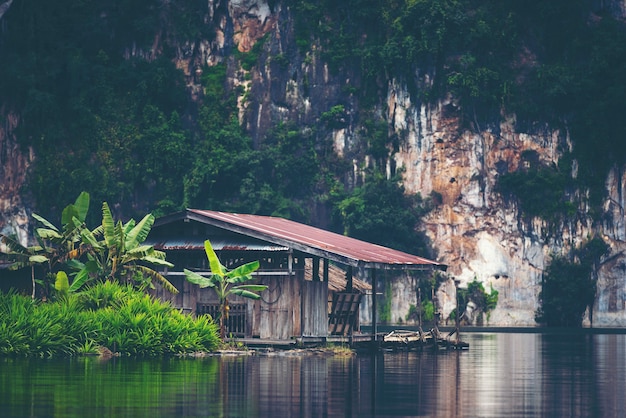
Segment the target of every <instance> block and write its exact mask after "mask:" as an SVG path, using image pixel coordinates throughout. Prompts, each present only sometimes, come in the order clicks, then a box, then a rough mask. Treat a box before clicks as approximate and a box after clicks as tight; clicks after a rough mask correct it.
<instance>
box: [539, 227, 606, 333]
mask: <svg viewBox="0 0 626 418" xmlns="http://www.w3.org/2000/svg"><path fill="white" fill-rule="evenodd" d="M608 252H609V246H608V245H607V244H606V243H605V242H604V241H603V240H602V239H601V238H598V237H594V238H593V239H591V240H589V241H588V242H586V243H585V245H583V246H582V247H581V248H579V249H578V250H576V251H575V252H574V258H575V259H577V260H578V261H577V262H576V261H570V260H568V259H567V258H565V257H553V258H552V261H551V262H550V264H549V265H548V267H547V268H546V269H545V271H544V274H543V281H542V286H541V292H540V293H539V302H540V306H539V308H538V309H537V312H536V314H535V319H536V321H537V322H539V323H543V324H545V325H547V326H561V327H580V326H581V325H582V318H583V315H584V313H585V310H586V309H587V308H589V310H590V311H592V310H593V305H594V300H595V297H596V284H597V269H598V266H599V263H600V260H601V259H602V258H603V257H604V256H606V255H607V254H608Z"/></svg>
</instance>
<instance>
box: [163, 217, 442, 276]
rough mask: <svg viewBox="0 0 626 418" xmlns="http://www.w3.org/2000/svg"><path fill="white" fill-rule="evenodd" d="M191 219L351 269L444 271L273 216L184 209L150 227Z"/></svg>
mask: <svg viewBox="0 0 626 418" xmlns="http://www.w3.org/2000/svg"><path fill="white" fill-rule="evenodd" d="M180 219H191V220H195V221H198V222H202V223H205V224H209V225H213V226H216V227H218V228H222V229H225V230H229V231H233V232H236V233H240V234H243V235H246V236H249V237H253V238H256V239H260V240H263V241H267V242H270V243H273V244H276V245H278V246H281V247H286V248H289V249H294V250H297V251H301V252H304V253H307V254H311V255H314V256H318V257H322V258H327V259H329V260H332V261H336V262H339V263H343V264H346V265H350V266H353V267H364V268H376V269H396V268H398V269H410V270H422V269H433V268H434V269H445V268H446V266H445V265H444V264H441V263H438V262H436V261H433V260H429V259H426V258H423V257H419V256H417V255H413V254H408V253H405V252H402V251H398V250H394V249H391V248H387V247H383V246H381V245H377V244H372V243H369V242H365V241H360V240H358V239H355V238H350V237H347V236H344V235H340V234H336V233H334V232H330V231H325V230H323V229H320V228H315V227H313V226H309V225H305V224H302V223H298V222H294V221H291V220H289V219H284V218H278V217H273V216H260V215H248V214H238V213H228V212H216V211H210V210H200V209H187V210H186V211H183V212H179V213H177V214H172V215H168V216H165V217H163V218H160V219H158V220H157V221H156V222H155V224H154V226H155V227H156V226H159V225H162V224H165V223H169V222H172V221H174V220H180Z"/></svg>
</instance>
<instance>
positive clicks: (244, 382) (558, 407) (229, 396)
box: [0, 331, 626, 418]
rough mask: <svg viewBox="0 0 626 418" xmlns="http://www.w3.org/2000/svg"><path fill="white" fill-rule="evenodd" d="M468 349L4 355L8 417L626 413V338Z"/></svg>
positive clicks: (533, 338)
mask: <svg viewBox="0 0 626 418" xmlns="http://www.w3.org/2000/svg"><path fill="white" fill-rule="evenodd" d="M462 338H463V340H464V341H467V342H469V343H470V349H469V350H467V351H444V352H437V353H435V352H430V351H423V352H414V351H411V352H383V353H378V354H358V355H356V356H352V357H341V356H327V355H315V354H307V355H298V356H296V355H291V354H289V353H282V354H280V355H272V356H267V355H261V354H257V355H254V356H245V357H241V356H238V357H207V358H200V359H179V358H167V359H159V360H154V359H152V360H145V359H128V358H113V359H109V360H101V359H98V358H94V357H86V358H85V357H83V358H74V359H53V360H49V359H48V360H46V359H22V358H19V359H15V358H0V417H151V418H156V417H272V418H283V417H359V418H364V417H417V416H420V417H516V416H517V417H559V416H562V417H623V416H625V415H626V401H625V400H624V399H625V396H626V335H625V334H622V333H606V334H597V333H589V332H583V331H579V332H574V331H563V332H553V333H532V332H529V333H499V332H497V333H474V332H472V333H469V332H468V333H463V334H462Z"/></svg>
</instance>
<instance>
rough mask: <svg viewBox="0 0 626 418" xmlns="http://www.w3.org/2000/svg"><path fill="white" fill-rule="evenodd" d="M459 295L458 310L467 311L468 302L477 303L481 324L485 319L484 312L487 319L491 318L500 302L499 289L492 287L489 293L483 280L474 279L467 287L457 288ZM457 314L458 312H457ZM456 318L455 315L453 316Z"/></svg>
mask: <svg viewBox="0 0 626 418" xmlns="http://www.w3.org/2000/svg"><path fill="white" fill-rule="evenodd" d="M457 292H458V295H457V298H458V303H459V306H458V310H457V312H458V311H461V312H465V309H466V308H467V304H468V303H469V302H470V301H471V302H473V303H474V304H475V305H476V311H477V312H478V315H479V316H478V323H479V324H481V323H482V321H483V314H486V315H487V319H488V318H489V313H490V312H491V311H492V310H494V309H495V308H496V305H497V304H498V291H497V290H495V289H494V288H493V287H492V288H491V289H490V292H489V293H487V292H486V291H485V287H484V286H483V284H482V283H481V282H479V281H478V280H476V278H474V280H473V281H472V282H470V283H468V285H467V289H461V288H458V289H457ZM455 315H456V313H455ZM451 318H452V319H455V317H451Z"/></svg>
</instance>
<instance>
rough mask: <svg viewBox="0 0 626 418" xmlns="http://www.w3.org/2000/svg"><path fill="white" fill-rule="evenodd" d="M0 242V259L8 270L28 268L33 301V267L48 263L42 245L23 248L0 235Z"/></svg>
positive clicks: (7, 237) (34, 282)
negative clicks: (1, 247) (0, 246)
mask: <svg viewBox="0 0 626 418" xmlns="http://www.w3.org/2000/svg"><path fill="white" fill-rule="evenodd" d="M0 241H1V242H2V243H3V244H4V248H3V251H2V253H1V256H2V257H1V258H2V259H3V261H7V262H8V263H9V269H10V270H20V269H22V268H27V267H29V268H30V275H31V281H32V295H31V296H32V299H33V300H34V299H35V286H36V281H35V266H38V265H44V264H45V263H47V262H48V257H46V256H45V250H44V248H43V246H42V245H34V246H31V247H25V246H23V245H22V244H20V242H19V241H18V240H17V239H16V238H15V237H14V236H9V235H4V234H0Z"/></svg>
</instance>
